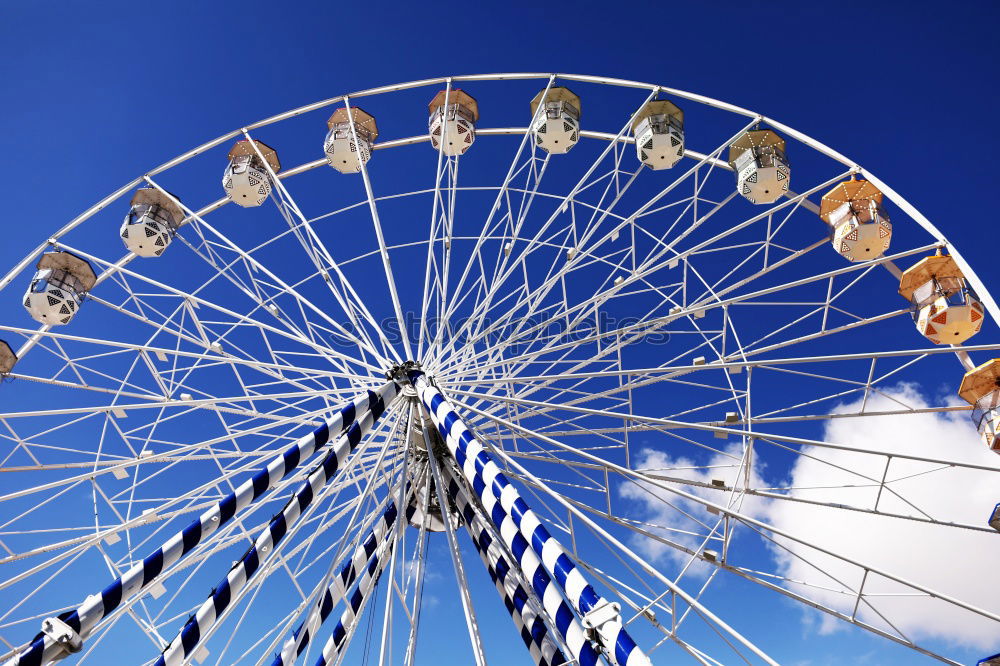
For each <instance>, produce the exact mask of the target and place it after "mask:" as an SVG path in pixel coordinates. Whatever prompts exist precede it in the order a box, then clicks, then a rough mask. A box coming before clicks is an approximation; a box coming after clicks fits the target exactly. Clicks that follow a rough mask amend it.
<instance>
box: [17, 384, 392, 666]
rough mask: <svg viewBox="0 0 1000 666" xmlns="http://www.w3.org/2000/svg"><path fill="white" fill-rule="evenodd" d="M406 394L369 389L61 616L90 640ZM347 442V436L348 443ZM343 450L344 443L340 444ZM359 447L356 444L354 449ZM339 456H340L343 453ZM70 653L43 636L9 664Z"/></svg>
mask: <svg viewBox="0 0 1000 666" xmlns="http://www.w3.org/2000/svg"><path fill="white" fill-rule="evenodd" d="M399 391H400V386H399V385H398V384H397V383H395V382H389V383H387V384H385V385H383V386H382V387H380V388H379V389H378V390H377V391H367V392H366V393H364V394H363V395H359V396H358V397H357V398H355V399H354V400H353V401H351V402H350V403H348V404H347V405H345V406H344V407H342V408H341V409H340V410H339V411H338V412H337V413H335V414H334V415H333V416H332V417H331V418H330V419H329V420H328V421H327V422H326V423H324V424H323V425H322V426H320V427H319V428H318V429H317V430H316V431H315V432H313V433H310V434H308V435H304V436H303V437H302V438H300V439H299V440H298V441H297V442H296V443H295V444H293V445H291V446H289V447H288V448H287V449H285V451H284V452H283V453H281V454H280V455H279V456H277V457H275V458H274V459H272V460H271V461H270V462H269V463H268V464H267V466H266V467H264V469H262V470H260V471H259V472H257V473H256V474H254V475H253V476H252V477H251V478H250V479H247V480H246V481H244V482H243V483H242V484H240V485H239V486H238V487H237V488H236V490H234V491H233V492H231V493H230V494H229V495H227V496H226V497H225V498H223V499H222V500H221V501H219V502H218V503H217V504H216V505H215V506H214V507H212V508H211V509H208V510H207V511H205V512H204V513H203V514H201V515H200V516H199V517H198V518H197V519H195V520H193V521H191V523H190V524H188V526H187V527H185V528H184V529H183V530H181V531H180V532H177V533H176V534H174V535H173V536H172V537H170V538H169V539H168V540H167V541H166V542H165V543H164V544H163V545H162V546H160V547H159V548H158V549H156V550H155V551H154V552H153V553H151V554H150V555H149V556H148V557H146V559H144V560H143V561H142V562H140V563H137V564H136V565H135V566H133V567H132V568H131V569H129V570H128V571H126V572H125V573H124V574H122V576H121V577H120V578H117V579H115V580H114V581H113V582H112V583H111V584H110V585H108V586H107V587H105V588H104V590H102V591H101V593H100V594H96V595H91V596H89V597H87V599H86V600H85V601H84V602H83V604H81V605H80V606H79V607H77V608H76V609H75V610H72V611H68V612H66V613H63V614H61V615H60V616H59V619H61V620H62V621H63V622H65V623H66V624H68V625H69V626H70V627H72V628H73V629H74V630H75V631H76V632H77V633H78V634H80V636H81V637H82V638H84V639H86V638H87V636H89V635H90V634H91V632H93V630H94V628H95V627H96V626H97V624H98V623H99V622H100V621H101V620H103V619H104V618H105V617H107V616H108V615H110V614H111V613H112V612H114V610H115V609H116V608H118V607H119V606H120V605H121V604H122V602H123V601H128V600H130V599H131V598H132V597H134V596H136V595H137V594H139V593H140V592H141V591H142V590H143V589H145V588H146V587H147V586H148V585H149V584H150V583H152V582H153V581H154V580H155V579H156V577H157V576H159V575H160V573H161V572H162V571H164V570H165V569H166V568H168V567H169V566H171V565H172V564H174V563H175V562H177V561H178V560H180V559H181V558H183V557H184V556H186V555H187V554H188V553H190V552H191V551H192V550H193V549H194V548H195V546H197V545H198V544H199V543H201V542H202V541H203V540H204V539H205V538H206V537H208V536H209V535H211V534H213V533H214V532H216V531H217V530H218V529H219V528H220V527H222V526H223V525H225V524H226V523H227V522H229V520H230V519H231V518H232V517H233V516H234V515H236V513H237V512H239V511H241V510H242V509H245V508H246V507H247V506H249V504H250V503H251V502H253V501H254V500H256V499H257V498H259V497H260V496H261V495H263V494H264V493H265V492H267V491H268V490H269V489H271V488H273V487H274V486H275V484H277V483H278V482H279V481H281V480H282V479H283V478H285V477H286V476H288V475H289V474H290V473H291V472H292V471H294V470H295V469H296V468H297V467H299V466H300V465H301V464H302V462H304V461H306V460H308V459H309V458H310V457H311V456H312V455H313V454H314V453H315V452H316V451H318V450H319V449H321V448H323V447H325V446H327V445H328V443H329V441H330V438H331V435H332V436H333V437H337V436H339V435H341V434H342V433H346V441H348V442H349V441H355V444H356V441H357V440H358V439H360V435H361V433H360V429H359V428H358V424H357V421H356V419H357V416H358V415H359V414H364V413H365V412H366V411H368V410H370V413H371V414H372V416H373V420H377V419H378V417H379V416H381V415H382V412H383V411H385V406H386V405H388V404H389V403H391V402H392V401H393V400H394V399H395V398H396V396H397V395H398V393H399ZM343 439H344V438H341V440H343ZM338 445H339V446H344V444H343V443H342V442H341V441H340V440H338ZM352 446H353V445H352ZM338 457H339V454H338ZM63 655H64V651H63V648H62V647H61V646H59V645H56V644H55V643H53V642H52V641H51V640H50V639H49V638H48V637H47V636H44V635H42V634H39V635H38V636H36V637H35V638H34V639H33V640H32V642H31V643H30V644H29V645H28V646H27V647H26V648H25V649H24V650H22V651H21V652H20V653H19V654H18V655H17V656H16V657H14V659H13V660H12V661H9V662H7V664H5V666H41V664H47V663H49V662H51V661H53V660H54V659H57V658H59V657H61V656H63Z"/></svg>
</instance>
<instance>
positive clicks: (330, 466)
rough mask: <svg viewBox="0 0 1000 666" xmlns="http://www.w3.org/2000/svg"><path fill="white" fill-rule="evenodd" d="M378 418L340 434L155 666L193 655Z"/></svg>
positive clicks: (174, 665)
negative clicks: (205, 636) (204, 637)
mask: <svg viewBox="0 0 1000 666" xmlns="http://www.w3.org/2000/svg"><path fill="white" fill-rule="evenodd" d="M375 418H376V417H375V412H374V411H368V412H365V414H364V415H363V416H362V417H361V418H360V419H359V420H358V421H357V422H356V423H355V424H354V425H353V426H351V428H350V429H349V430H348V432H347V433H346V434H344V435H341V437H340V438H339V439H338V440H337V443H336V444H335V445H334V446H333V448H332V450H331V451H330V452H328V453H327V454H326V455H325V456H324V457H323V460H322V461H321V462H320V463H319V464H318V465H317V466H316V468H315V469H314V470H313V471H312V472H310V473H309V476H308V477H307V478H306V480H305V482H304V483H303V484H302V485H301V486H300V487H299V490H298V491H297V492H296V493H295V495H294V496H293V497H292V498H291V499H290V500H289V501H288V503H287V504H286V505H285V508H283V509H282V510H281V513H279V514H278V515H277V516H276V517H275V518H273V519H272V520H271V523H270V524H269V525H268V526H267V529H266V530H264V531H263V532H262V533H261V534H260V536H258V537H257V539H256V540H255V541H254V543H253V546H251V547H250V550H248V551H247V552H246V554H245V555H244V556H243V557H242V558H240V561H239V562H237V563H236V564H235V565H233V568H232V569H230V570H229V573H228V574H226V577H225V578H223V579H222V580H221V581H219V584H218V585H216V586H215V589H213V590H212V594H211V595H210V596H209V597H208V599H206V600H205V602H204V603H203V604H202V605H201V607H200V608H199V609H198V611H197V612H196V613H195V614H194V615H193V616H192V617H190V618H188V621H187V622H186V623H185V624H184V627H183V628H182V629H181V631H180V632H179V633H178V634H177V635H176V636H175V637H174V639H173V640H172V641H170V645H168V646H167V647H166V649H165V650H164V651H163V654H161V655H160V657H159V659H157V660H156V666H178V665H179V664H181V663H182V662H183V661H184V659H185V658H187V657H189V656H191V655H192V654H193V653H194V651H195V650H196V649H197V648H198V646H199V645H200V644H201V641H202V637H203V636H204V635H205V634H206V633H207V632H208V630H209V629H210V628H211V627H212V626H213V625H214V624H215V622H216V620H217V619H218V618H219V617H220V616H221V615H222V614H223V613H224V612H225V610H226V609H227V608H228V607H229V605H230V603H232V601H233V599H235V598H237V597H238V596H239V594H240V592H241V591H242V590H243V588H244V587H246V584H247V582H249V580H250V579H251V578H252V577H253V575H254V574H255V573H256V572H257V571H258V570H259V569H260V565H261V563H262V562H263V561H265V560H266V559H267V558H268V557H270V556H271V555H272V554H273V553H274V551H275V549H276V548H277V546H278V544H279V543H281V540H282V539H283V538H284V537H285V534H287V533H288V530H289V528H290V527H292V525H294V524H295V521H297V520H298V519H299V517H300V516H301V515H302V513H303V512H304V511H305V510H306V509H307V508H308V507H309V505H310V504H312V502H313V500H314V499H315V498H316V496H317V495H318V494H319V493H320V492H322V490H323V486H325V485H326V483H327V482H328V481H329V480H330V479H332V478H333V477H334V475H335V474H336V473H337V470H339V469H340V468H341V466H342V465H343V464H344V462H345V461H346V460H347V457H348V456H349V455H350V454H351V453H352V452H353V451H354V450H355V448H357V446H358V443H359V442H360V441H361V438H362V437H364V435H366V434H367V433H368V431H369V430H371V427H372V424H373V423H374V422H375Z"/></svg>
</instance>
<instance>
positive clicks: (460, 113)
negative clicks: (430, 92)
mask: <svg viewBox="0 0 1000 666" xmlns="http://www.w3.org/2000/svg"><path fill="white" fill-rule="evenodd" d="M427 110H428V112H429V113H430V117H429V118H428V119H427V129H428V131H429V132H430V135H431V145H432V146H434V150H441V151H442V152H444V154H445V155H447V156H449V157H455V156H456V155H463V154H464V153H465V151H467V150H468V149H469V147H470V146H472V144H473V142H475V140H476V121H477V120H479V104H478V103H477V102H476V100H475V99H473V97H472V96H471V95H468V94H466V93H464V92H462V91H461V90H458V89H457V88H456V89H453V90H442V91H441V92H439V93H438V94H437V95H435V96H434V99H432V100H431V103H430V104H428V105H427Z"/></svg>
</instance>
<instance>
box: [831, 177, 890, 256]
mask: <svg viewBox="0 0 1000 666" xmlns="http://www.w3.org/2000/svg"><path fill="white" fill-rule="evenodd" d="M819 216H820V217H821V218H822V219H823V221H824V222H826V223H827V224H829V225H830V229H831V234H830V236H831V239H832V243H833V249H834V250H836V251H837V252H838V253H840V255H841V256H842V257H844V258H845V259H847V260H848V261H865V260H868V259H876V258H878V257H881V256H882V255H883V254H885V252H886V250H888V249H889V242H890V240H891V239H892V224H890V222H889V216H888V215H887V214H886V212H885V209H883V208H882V192H880V191H879V190H878V188H877V187H875V186H874V185H872V184H871V183H870V182H868V181H867V180H864V179H862V178H855V177H853V176H852V177H851V178H850V180H845V181H844V182H842V183H839V184H837V185H835V186H834V188H833V189H832V190H830V191H829V192H827V193H826V194H825V195H823V199H822V201H821V202H820V206H819Z"/></svg>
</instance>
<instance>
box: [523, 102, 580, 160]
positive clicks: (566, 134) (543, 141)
mask: <svg viewBox="0 0 1000 666" xmlns="http://www.w3.org/2000/svg"><path fill="white" fill-rule="evenodd" d="M542 99H544V100H545V108H544V110H543V111H542V112H541V113H539V111H538V106H539V105H540V104H541V103H542ZM580 112H581V107H580V98H579V97H578V96H577V95H576V94H575V93H574V92H573V91H572V90H570V89H569V88H561V87H559V86H554V87H552V88H549V89H548V90H547V91H546V90H542V91H541V92H539V93H538V94H537V95H535V98H534V99H533V100H531V118H532V121H531V135H532V136H533V137H535V144H536V145H537V146H538V147H539V148H541V149H542V150H544V151H545V152H547V153H551V154H553V155H561V154H563V153H567V152H569V149H570V148H572V147H573V146H575V145H576V142H577V141H579V140H580Z"/></svg>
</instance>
